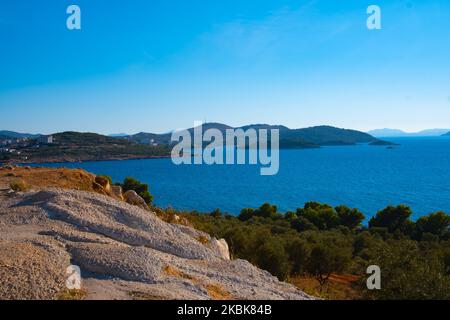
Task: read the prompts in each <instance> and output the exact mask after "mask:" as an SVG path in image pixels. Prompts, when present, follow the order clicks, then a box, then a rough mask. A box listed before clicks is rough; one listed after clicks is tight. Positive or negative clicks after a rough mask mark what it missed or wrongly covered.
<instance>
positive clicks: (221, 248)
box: [210, 238, 230, 260]
mask: <svg viewBox="0 0 450 320" xmlns="http://www.w3.org/2000/svg"><path fill="white" fill-rule="evenodd" d="M210 246H211V249H212V250H213V251H214V252H216V253H217V255H218V256H219V257H220V258H222V259H224V260H230V249H229V248H228V243H227V242H226V241H225V239H220V240H217V239H216V238H212V239H211V242H210Z"/></svg>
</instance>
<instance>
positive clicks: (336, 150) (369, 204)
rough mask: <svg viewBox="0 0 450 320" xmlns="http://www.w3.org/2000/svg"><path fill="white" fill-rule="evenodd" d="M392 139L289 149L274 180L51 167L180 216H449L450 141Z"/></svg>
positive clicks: (145, 166)
mask: <svg viewBox="0 0 450 320" xmlns="http://www.w3.org/2000/svg"><path fill="white" fill-rule="evenodd" d="M389 140H390V141H394V142H397V143H400V144H401V146H398V147H395V148H394V149H387V148H385V147H373V146H367V145H358V146H346V147H324V148H321V149H311V150H282V151H281V153H280V171H279V173H278V175H275V176H260V175H259V166H250V165H229V166H226V165H225V166H207V165H200V166H195V165H184V166H175V165H173V164H172V162H171V160H170V159H156V160H153V159H149V160H129V161H104V162H87V163H65V164H50V165H46V166H54V167H60V166H66V167H71V168H80V167H81V168H84V169H86V170H88V171H90V172H93V173H96V174H107V175H110V176H111V177H112V178H113V180H114V181H122V180H123V179H124V178H125V177H126V176H133V177H136V178H137V179H139V180H141V181H143V182H146V183H148V184H149V185H150V189H151V193H152V194H153V195H154V196H155V203H156V204H157V205H159V206H162V207H166V206H169V205H171V206H173V207H174V208H176V209H186V210H194V209H195V210H198V211H203V212H209V211H212V210H214V209H215V208H220V209H222V210H223V211H226V212H230V213H233V214H236V213H239V211H240V209H241V208H244V207H257V206H260V205H261V204H262V203H263V202H266V201H267V202H270V203H273V204H276V205H278V207H279V208H280V210H281V211H286V210H294V209H295V208H297V207H300V206H303V204H304V203H305V202H307V201H319V202H323V203H328V204H331V205H339V204H345V205H347V206H351V207H357V208H359V209H360V210H362V211H363V212H364V214H365V215H366V216H367V217H370V216H372V215H373V214H375V213H376V212H377V210H380V209H382V208H384V207H385V206H387V205H390V204H393V205H397V204H406V205H409V206H411V207H412V208H413V211H414V216H415V217H418V216H421V215H424V214H427V213H430V212H434V211H438V210H443V211H446V212H447V213H450V170H449V169H450V139H448V138H396V139H392V138H391V139H389Z"/></svg>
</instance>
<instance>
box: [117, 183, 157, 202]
mask: <svg viewBox="0 0 450 320" xmlns="http://www.w3.org/2000/svg"><path fill="white" fill-rule="evenodd" d="M118 185H120V186H121V187H122V190H123V192H127V191H129V190H134V191H135V192H136V193H137V194H138V195H139V196H141V197H142V199H144V200H145V202H146V203H147V204H148V205H149V206H151V205H152V202H153V196H152V195H151V194H150V192H149V187H148V184H145V183H141V182H140V181H139V180H136V179H134V178H131V177H127V178H125V180H124V181H123V183H122V184H118Z"/></svg>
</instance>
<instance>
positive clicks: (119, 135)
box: [108, 133, 129, 138]
mask: <svg viewBox="0 0 450 320" xmlns="http://www.w3.org/2000/svg"><path fill="white" fill-rule="evenodd" d="M127 136H129V134H128V133H111V134H108V137H113V138H121V137H127Z"/></svg>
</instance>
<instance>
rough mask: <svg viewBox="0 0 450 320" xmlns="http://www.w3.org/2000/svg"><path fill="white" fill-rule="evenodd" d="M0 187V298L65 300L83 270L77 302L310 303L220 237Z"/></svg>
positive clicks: (96, 197) (101, 204) (96, 200)
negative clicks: (71, 276)
mask: <svg viewBox="0 0 450 320" xmlns="http://www.w3.org/2000/svg"><path fill="white" fill-rule="evenodd" d="M28 170H29V169H28ZM2 174H3V175H4V174H5V172H0V181H1V176H2ZM1 186H2V185H1V183H0V189H1ZM3 187H4V190H1V191H0V299H57V298H65V297H67V289H66V280H67V277H68V275H67V274H66V271H67V267H68V266H69V265H77V266H79V267H80V268H81V273H82V290H81V291H80V294H79V295H77V297H78V298H85V299H311V298H312V297H310V296H308V295H306V294H305V293H303V292H302V291H300V290H299V289H297V288H296V287H294V286H292V285H289V284H286V283H283V282H280V281H278V280H277V279H276V278H275V277H273V276H272V275H270V274H269V273H268V272H266V271H263V270H260V269H258V268H256V267H255V266H253V265H251V264H250V263H249V262H247V261H244V260H229V253H228V249H227V245H226V243H225V242H224V241H218V240H216V239H211V238H210V236H209V235H207V234H205V233H203V232H200V231H197V230H195V229H192V228H190V227H187V226H182V225H179V224H170V223H167V222H164V221H163V220H161V219H160V218H158V217H157V216H156V215H155V214H154V213H153V212H152V211H148V210H146V209H143V208H140V207H138V206H133V205H130V204H128V203H126V202H124V201H121V200H120V199H114V198H112V197H111V196H108V195H103V194H98V193H94V192H92V191H84V190H71V189H62V188H55V187H45V188H40V189H38V188H36V190H34V191H33V190H31V191H27V192H12V191H11V190H8V188H7V187H6V188H5V186H4V185H3Z"/></svg>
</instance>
